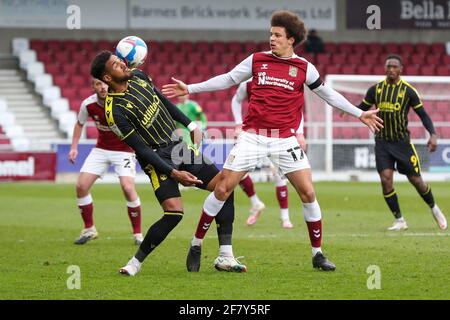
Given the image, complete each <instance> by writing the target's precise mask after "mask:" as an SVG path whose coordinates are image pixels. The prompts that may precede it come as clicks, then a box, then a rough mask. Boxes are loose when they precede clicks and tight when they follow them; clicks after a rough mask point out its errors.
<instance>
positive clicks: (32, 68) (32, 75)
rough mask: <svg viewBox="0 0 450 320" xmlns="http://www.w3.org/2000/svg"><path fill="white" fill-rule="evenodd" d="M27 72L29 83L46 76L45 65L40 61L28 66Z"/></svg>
mask: <svg viewBox="0 0 450 320" xmlns="http://www.w3.org/2000/svg"><path fill="white" fill-rule="evenodd" d="M26 72H27V79H28V80H29V81H32V82H35V79H36V77H37V76H40V75H43V74H44V64H43V63H42V62H39V61H36V62H32V63H29V64H28V65H27V68H26Z"/></svg>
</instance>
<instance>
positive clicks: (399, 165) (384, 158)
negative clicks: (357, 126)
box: [358, 55, 447, 231]
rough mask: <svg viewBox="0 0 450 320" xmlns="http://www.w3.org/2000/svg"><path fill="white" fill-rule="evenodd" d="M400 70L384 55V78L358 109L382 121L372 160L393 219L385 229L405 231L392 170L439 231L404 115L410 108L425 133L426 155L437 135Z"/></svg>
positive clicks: (396, 60)
mask: <svg viewBox="0 0 450 320" xmlns="http://www.w3.org/2000/svg"><path fill="white" fill-rule="evenodd" d="M402 69H403V62H402V59H401V57H400V56H398V55H390V56H388V57H387V59H386V63H385V70H386V79H385V80H383V81H380V82H378V83H377V84H375V85H373V86H371V87H370V88H369V89H368V90H367V93H366V96H365V98H364V99H363V101H362V102H361V104H360V105H359V106H358V107H359V108H360V109H362V110H369V109H370V108H371V107H372V105H375V106H376V107H377V108H378V109H379V113H378V116H379V117H380V118H381V119H383V125H384V128H381V129H380V131H379V132H378V133H377V134H376V136H375V161H376V166H377V171H378V174H379V175H380V179H381V185H382V189H383V195H384V199H385V200H386V203H387V205H388V207H389V208H390V210H391V212H392V214H393V215H394V217H395V219H396V220H395V221H394V223H393V225H392V226H391V227H389V228H388V230H391V231H399V230H406V229H407V228H408V226H407V224H406V221H405V219H404V218H403V216H402V213H401V211H400V206H399V203H398V198H397V194H396V192H395V190H394V186H393V175H394V170H397V171H398V172H399V173H401V174H404V175H406V176H407V177H408V180H409V181H410V182H411V184H412V185H414V187H415V188H416V190H417V192H418V193H419V194H420V196H421V197H422V198H423V200H424V201H425V202H426V203H427V205H428V206H429V207H430V208H431V213H432V215H433V217H434V219H435V220H436V222H437V224H438V226H439V228H440V229H446V228H447V221H446V219H445V216H444V215H443V213H442V211H441V210H440V209H439V207H438V206H437V205H436V203H435V201H434V197H433V193H432V192H431V187H430V186H429V185H428V184H426V183H425V182H424V181H423V179H422V176H421V172H420V159H419V155H418V154H417V152H416V149H415V147H414V145H413V144H412V143H411V141H410V134H409V131H408V112H409V111H410V110H411V109H413V110H414V111H415V112H416V113H417V115H418V116H419V117H420V119H421V121H422V123H423V125H424V127H425V129H427V131H428V132H429V134H430V139H429V141H428V144H427V145H428V151H430V152H434V151H435V150H436V147H437V135H436V132H435V129H434V126H433V122H432V121H431V118H430V117H429V116H428V114H427V112H426V111H425V109H424V107H423V104H422V101H421V99H420V96H419V94H418V92H417V90H416V89H415V88H414V87H413V86H411V85H410V84H409V83H408V82H406V81H405V80H403V79H401V78H400V74H401V72H402Z"/></svg>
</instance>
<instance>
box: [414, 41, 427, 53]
mask: <svg viewBox="0 0 450 320" xmlns="http://www.w3.org/2000/svg"><path fill="white" fill-rule="evenodd" d="M414 51H415V52H416V53H422V54H424V55H425V54H428V53H429V52H430V46H429V45H428V44H427V43H416V44H414Z"/></svg>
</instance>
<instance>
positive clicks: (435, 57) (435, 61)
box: [426, 53, 442, 66]
mask: <svg viewBox="0 0 450 320" xmlns="http://www.w3.org/2000/svg"><path fill="white" fill-rule="evenodd" d="M441 61H442V58H441V54H440V53H432V54H428V55H427V56H426V62H427V63H428V64H432V65H435V66H437V65H440V64H441Z"/></svg>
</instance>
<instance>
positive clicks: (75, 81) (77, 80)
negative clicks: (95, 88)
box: [70, 74, 91, 88]
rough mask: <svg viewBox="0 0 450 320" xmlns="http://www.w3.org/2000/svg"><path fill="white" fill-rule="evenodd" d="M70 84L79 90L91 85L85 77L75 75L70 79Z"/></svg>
mask: <svg viewBox="0 0 450 320" xmlns="http://www.w3.org/2000/svg"><path fill="white" fill-rule="evenodd" d="M70 83H71V84H72V85H74V86H75V87H78V88H81V87H83V86H87V85H90V84H91V83H90V82H88V81H86V77H84V76H81V75H78V74H75V75H73V76H71V77H70Z"/></svg>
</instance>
